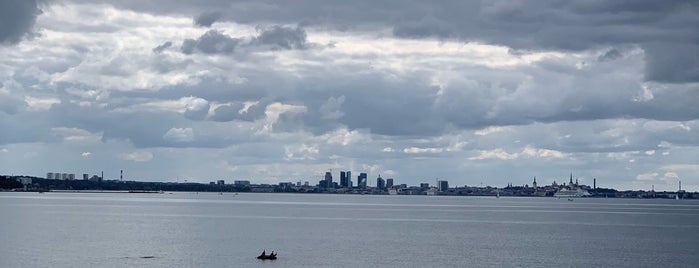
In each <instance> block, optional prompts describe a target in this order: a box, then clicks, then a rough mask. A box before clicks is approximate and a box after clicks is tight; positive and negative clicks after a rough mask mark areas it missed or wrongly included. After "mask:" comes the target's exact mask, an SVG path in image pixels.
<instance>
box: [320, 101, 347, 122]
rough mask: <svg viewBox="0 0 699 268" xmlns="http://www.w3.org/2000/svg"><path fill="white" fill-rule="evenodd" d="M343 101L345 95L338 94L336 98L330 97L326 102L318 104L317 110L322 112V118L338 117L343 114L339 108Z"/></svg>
mask: <svg viewBox="0 0 699 268" xmlns="http://www.w3.org/2000/svg"><path fill="white" fill-rule="evenodd" d="M344 102H345V96H340V97H338V98H335V97H330V98H329V99H328V101H327V102H326V103H324V104H323V105H321V106H320V108H319V112H320V113H321V114H322V118H323V119H339V118H340V117H342V116H343V115H345V114H344V113H343V112H342V111H341V110H340V109H341V108H342V103H344Z"/></svg>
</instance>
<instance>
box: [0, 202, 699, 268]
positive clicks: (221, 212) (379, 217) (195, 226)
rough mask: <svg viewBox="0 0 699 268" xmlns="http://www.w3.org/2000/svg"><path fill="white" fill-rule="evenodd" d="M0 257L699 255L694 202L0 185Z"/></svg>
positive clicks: (444, 262)
mask: <svg viewBox="0 0 699 268" xmlns="http://www.w3.org/2000/svg"><path fill="white" fill-rule="evenodd" d="M263 250H265V251H266V253H270V252H271V251H274V252H275V253H277V257H278V259H277V260H258V259H256V258H255V257H256V256H257V255H259V254H260V253H261V252H262V251H263ZM0 267H699V202H697V201H696V200H659V199H618V198H576V199H573V200H572V201H570V200H568V199H557V198H552V197H549V198H544V197H538V198H528V197H501V198H495V197H458V196H389V195H339V194H281V193H280V194H275V193H268V194H262V193H239V194H235V193H194V192H173V193H169V192H166V193H163V194H153V193H56V192H46V193H14V192H0Z"/></svg>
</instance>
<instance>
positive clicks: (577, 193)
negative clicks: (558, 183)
mask: <svg viewBox="0 0 699 268" xmlns="http://www.w3.org/2000/svg"><path fill="white" fill-rule="evenodd" d="M586 196H591V194H590V192H588V191H587V190H583V189H575V190H572V189H560V190H558V192H556V193H555V194H553V197H558V198H561V197H564V198H570V197H586Z"/></svg>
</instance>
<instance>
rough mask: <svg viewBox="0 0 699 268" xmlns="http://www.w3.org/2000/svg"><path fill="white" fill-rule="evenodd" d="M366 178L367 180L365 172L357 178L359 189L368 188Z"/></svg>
mask: <svg viewBox="0 0 699 268" xmlns="http://www.w3.org/2000/svg"><path fill="white" fill-rule="evenodd" d="M366 178H367V175H366V173H364V172H362V173H359V176H357V187H359V188H366Z"/></svg>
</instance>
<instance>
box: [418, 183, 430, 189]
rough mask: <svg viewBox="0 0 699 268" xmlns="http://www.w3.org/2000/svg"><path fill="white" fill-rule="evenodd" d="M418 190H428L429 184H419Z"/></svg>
mask: <svg viewBox="0 0 699 268" xmlns="http://www.w3.org/2000/svg"><path fill="white" fill-rule="evenodd" d="M420 188H422V189H427V188H430V184H429V183H426V182H423V183H420Z"/></svg>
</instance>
